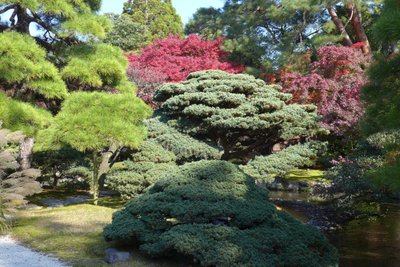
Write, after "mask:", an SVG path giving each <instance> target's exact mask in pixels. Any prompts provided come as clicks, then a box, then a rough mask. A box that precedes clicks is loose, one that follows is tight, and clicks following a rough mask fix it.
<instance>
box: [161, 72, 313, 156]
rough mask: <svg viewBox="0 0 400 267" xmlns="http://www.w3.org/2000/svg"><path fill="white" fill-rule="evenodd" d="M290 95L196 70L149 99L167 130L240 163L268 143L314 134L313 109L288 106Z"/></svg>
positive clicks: (240, 77) (267, 149) (238, 77)
mask: <svg viewBox="0 0 400 267" xmlns="http://www.w3.org/2000/svg"><path fill="white" fill-rule="evenodd" d="M291 98H292V96H291V94H285V93H281V92H280V87H279V86H276V85H266V84H265V82H264V81H262V80H259V79H255V78H254V77H253V76H250V75H245V74H229V73H226V72H224V71H216V70H210V71H200V72H195V73H192V74H190V75H189V76H188V78H187V81H184V82H182V83H178V84H165V85H163V86H161V87H160V88H159V90H158V91H157V93H156V95H155V100H156V101H161V102H164V103H163V105H162V108H161V110H160V112H161V114H162V115H163V116H164V117H163V119H164V120H166V121H168V124H170V125H171V126H173V127H176V128H177V129H179V130H180V131H182V132H185V133H188V134H190V135H192V136H194V137H197V138H200V139H205V140H210V141H212V142H213V143H214V144H216V145H218V146H220V147H222V148H223V151H224V154H223V156H222V159H239V160H240V161H241V162H244V163H246V162H247V161H248V160H250V159H252V158H254V156H256V155H268V154H271V153H272V151H273V147H274V145H276V144H278V143H284V142H290V141H294V140H299V139H304V140H305V139H306V138H307V137H310V136H312V135H315V134H317V133H318V132H319V131H320V128H319V127H318V119H319V118H318V115H317V114H316V107H315V106H313V105H299V104H288V102H289V101H290V100H291Z"/></svg>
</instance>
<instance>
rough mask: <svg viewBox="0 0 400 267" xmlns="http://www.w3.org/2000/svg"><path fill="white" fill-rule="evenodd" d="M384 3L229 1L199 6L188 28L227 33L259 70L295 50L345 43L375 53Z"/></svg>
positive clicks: (229, 44) (238, 57) (240, 55)
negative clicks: (374, 32) (375, 28)
mask: <svg viewBox="0 0 400 267" xmlns="http://www.w3.org/2000/svg"><path fill="white" fill-rule="evenodd" d="M379 2H380V1H314V0H306V1H303V0H295V1H293V0H292V1H276V0H269V1H257V0H227V1H225V5H224V7H223V8H222V9H214V8H203V9H199V10H198V11H197V13H196V14H195V15H194V16H193V19H192V20H191V21H189V23H188V24H187V25H186V28H185V32H186V34H189V33H197V34H201V35H204V36H206V37H207V38H215V37H221V36H222V37H225V38H226V42H225V44H224V48H225V50H226V51H228V52H231V53H232V59H233V60H234V61H238V62H241V63H244V64H245V65H247V66H250V67H256V68H260V67H271V65H272V66H282V65H284V64H286V63H287V61H288V60H290V59H291V58H293V57H295V56H296V55H297V53H296V52H299V51H305V50H307V49H310V48H313V47H315V46H316V47H319V46H323V45H327V44H335V43H340V42H341V43H342V44H343V45H345V46H351V45H352V44H353V43H356V42H362V43H363V44H364V45H363V50H364V52H365V53H370V51H371V45H370V39H371V38H370V37H371V35H370V33H371V24H372V21H374V20H375V19H376V15H377V14H378V13H379V8H377V7H378V6H379ZM363 18H364V20H363ZM210 24H212V25H211V27H209V26H210ZM368 35H369V36H368Z"/></svg>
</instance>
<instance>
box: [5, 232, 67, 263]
mask: <svg viewBox="0 0 400 267" xmlns="http://www.w3.org/2000/svg"><path fill="white" fill-rule="evenodd" d="M0 267H68V266H67V265H65V264H63V263H61V262H60V261H58V260H57V259H55V258H51V257H49V256H45V255H43V254H40V253H38V252H35V251H33V250H31V249H29V248H26V247H24V246H21V245H20V244H18V242H17V241H15V240H13V239H12V238H11V237H10V236H0Z"/></svg>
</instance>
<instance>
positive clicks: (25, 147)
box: [18, 137, 34, 170]
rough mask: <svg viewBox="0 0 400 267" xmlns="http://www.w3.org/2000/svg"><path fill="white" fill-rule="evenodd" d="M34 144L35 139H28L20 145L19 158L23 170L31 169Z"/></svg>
mask: <svg viewBox="0 0 400 267" xmlns="http://www.w3.org/2000/svg"><path fill="white" fill-rule="evenodd" d="M33 144H34V139H33V137H26V138H24V140H22V141H21V143H20V146H19V156H18V158H19V164H20V168H21V170H26V169H29V168H30V167H31V163H32V149H33Z"/></svg>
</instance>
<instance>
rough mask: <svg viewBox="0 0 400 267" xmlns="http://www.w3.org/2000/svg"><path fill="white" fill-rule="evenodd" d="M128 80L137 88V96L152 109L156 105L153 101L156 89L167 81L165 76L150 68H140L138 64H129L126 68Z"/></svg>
mask: <svg viewBox="0 0 400 267" xmlns="http://www.w3.org/2000/svg"><path fill="white" fill-rule="evenodd" d="M127 74H128V79H129V80H131V81H133V82H134V83H135V84H136V86H137V96H138V97H140V98H141V99H143V101H144V102H146V103H147V104H149V105H150V106H151V107H152V108H153V109H155V108H157V107H158V103H156V102H154V101H153V96H154V93H155V91H156V90H157V88H158V87H159V86H160V85H161V84H163V83H165V82H166V81H167V78H168V77H167V75H166V74H164V73H161V72H158V71H156V70H155V69H152V68H147V67H141V66H140V64H139V63H138V62H131V63H130V64H129V67H128V71H127Z"/></svg>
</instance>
